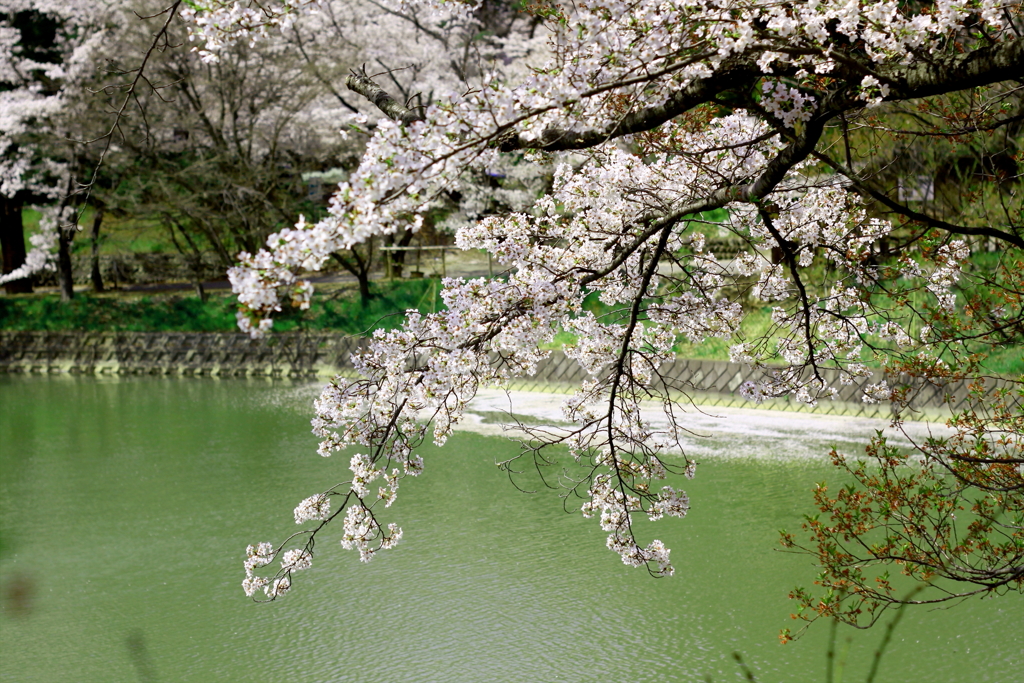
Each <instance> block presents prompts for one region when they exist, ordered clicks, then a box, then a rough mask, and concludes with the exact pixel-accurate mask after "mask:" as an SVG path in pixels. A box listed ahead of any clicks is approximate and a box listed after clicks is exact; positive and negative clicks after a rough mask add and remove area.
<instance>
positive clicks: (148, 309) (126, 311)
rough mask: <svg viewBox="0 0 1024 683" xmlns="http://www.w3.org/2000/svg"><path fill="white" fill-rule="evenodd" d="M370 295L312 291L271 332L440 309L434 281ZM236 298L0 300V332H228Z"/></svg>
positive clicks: (364, 325)
mask: <svg viewBox="0 0 1024 683" xmlns="http://www.w3.org/2000/svg"><path fill="white" fill-rule="evenodd" d="M371 288H372V290H373V291H374V294H375V297H374V298H373V299H371V300H370V302H369V305H367V306H366V307H363V306H362V305H360V303H359V296H358V293H357V292H355V291H354V290H353V289H352V288H344V289H338V290H335V291H333V292H330V291H328V292H326V293H320V294H319V296H315V297H314V298H313V305H312V306H311V307H310V309H309V310H307V311H299V310H286V311H283V312H282V313H281V314H280V315H279V316H278V317H277V318H276V319H275V323H274V329H275V330H278V331H281V332H287V331H291V330H299V329H307V330H334V331H339V332H344V333H346V334H365V333H367V332H368V331H371V330H373V329H376V328H385V329H393V328H395V327H398V326H399V325H400V324H401V321H402V317H403V316H402V314H403V313H404V312H405V311H406V309H409V308H416V309H419V310H421V311H423V312H427V313H429V312H431V311H436V310H438V309H439V308H441V307H442V304H441V301H440V297H439V292H440V283H439V282H438V281H437V280H432V279H430V280H407V281H398V282H393V283H372V285H371ZM236 310H237V302H236V301H235V298H234V297H233V296H231V295H230V294H228V293H224V294H220V293H215V294H211V295H210V296H209V297H208V298H207V301H206V303H203V302H201V301H200V300H199V299H198V297H195V296H186V295H180V294H173V295H157V296H141V297H140V296H133V295H131V294H127V293H120V294H113V295H100V296H92V295H87V294H80V295H78V296H76V297H75V299H74V300H72V301H69V302H67V303H63V302H61V301H60V299H59V298H57V296H56V295H33V296H19V297H0V329H3V330H19V331H22V330H24V331H28V330H35V331H45V330H53V331H70V330H81V331H95V332H118V331H124V332H171V331H182V332H233V331H236V330H237V329H238V328H237V325H236V321H235V311H236Z"/></svg>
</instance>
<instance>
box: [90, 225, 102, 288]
mask: <svg viewBox="0 0 1024 683" xmlns="http://www.w3.org/2000/svg"><path fill="white" fill-rule="evenodd" d="M102 223H103V207H99V208H97V209H96V215H95V216H93V217H92V235H91V237H92V267H91V269H90V270H91V272H90V277H91V279H92V289H93V291H94V292H102V291H103V275H102V274H101V273H100V225H101V224H102Z"/></svg>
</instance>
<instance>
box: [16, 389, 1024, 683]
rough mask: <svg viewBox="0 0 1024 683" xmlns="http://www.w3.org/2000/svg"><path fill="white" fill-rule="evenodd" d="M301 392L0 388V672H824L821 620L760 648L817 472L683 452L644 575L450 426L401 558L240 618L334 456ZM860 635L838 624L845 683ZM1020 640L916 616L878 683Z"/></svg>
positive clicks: (816, 465)
mask: <svg viewBox="0 0 1024 683" xmlns="http://www.w3.org/2000/svg"><path fill="white" fill-rule="evenodd" d="M316 392H317V387H315V386H310V385H297V384H289V383H286V382H277V383H272V382H270V381H242V380H239V381H217V380H210V379H188V380H169V379H158V378H152V379H151V378H133V379H122V380H115V379H111V380H105V379H94V378H74V377H51V378H46V377H40V378H37V377H17V376H0V544H2V547H0V595H2V605H0V606H2V611H0V680H3V681H17V682H22V681H24V682H29V681H44V682H49V681H55V682H56V681H82V682H89V681H142V682H152V681H165V682H171V681H198V682H203V683H205V682H214V681H255V682H260V681H283V680H289V681H358V682H370V681H373V682H378V681H380V682H389V681H410V682H411V681H427V682H432V681H439V682H444V681H598V682H603V681H703V680H706V677H708V676H710V677H711V678H712V679H713V680H715V681H740V680H744V679H743V676H742V673H741V671H740V669H739V667H738V666H737V665H736V663H735V662H734V660H733V659H732V653H733V652H736V651H738V652H741V653H742V655H743V657H744V659H745V661H746V662H747V663H748V664H749V665H750V666H751V668H752V669H753V670H754V672H755V675H756V676H757V680H758V681H761V682H764V683H772V682H778V681H808V682H814V681H824V680H825V673H824V672H825V651H826V649H827V643H828V632H829V628H828V626H827V625H826V624H825V623H820V624H817V625H815V626H814V627H813V628H812V629H811V630H810V631H809V632H808V633H807V635H806V636H805V637H803V638H802V639H800V640H799V641H797V642H795V643H792V644H789V645H786V646H782V645H779V643H778V639H777V633H778V630H779V628H781V627H785V626H792V625H793V623H794V622H792V621H791V620H789V618H788V615H789V613H790V611H791V610H792V605H791V604H790V601H789V600H788V599H787V598H786V594H787V592H788V591H789V590H790V589H791V588H793V587H794V586H796V585H809V584H810V583H811V582H812V581H813V579H814V575H815V569H814V567H813V566H811V564H810V559H809V558H807V557H805V556H800V555H790V554H785V553H781V552H777V551H776V550H775V547H776V539H777V529H779V528H781V527H785V528H789V529H795V528H797V527H798V526H799V521H800V515H801V514H802V513H803V512H807V511H809V510H810V500H811V498H810V493H809V490H810V488H811V486H812V485H813V483H814V482H816V481H820V480H822V479H825V478H829V477H832V478H834V476H835V475H834V473H833V472H831V471H830V467H829V466H828V465H827V464H825V463H824V462H823V460H821V459H820V458H807V457H800V458H788V459H787V458H785V457H770V458H769V457H766V458H749V457H746V458H725V457H722V458H716V457H715V456H714V454H713V453H712V454H705V455H703V456H702V457H701V466H700V468H699V469H698V476H697V478H696V479H694V480H693V481H691V482H688V484H687V490H688V492H689V494H690V497H691V502H692V505H693V509H692V510H691V512H690V514H689V516H688V517H687V518H685V519H683V520H666V521H662V522H659V523H657V524H656V525H652V526H651V527H650V528H649V529H645V533H647V532H650V533H655V534H656V536H657V537H658V538H661V539H663V540H664V541H665V542H666V543H667V544H668V545H669V546H670V547H671V548H672V549H673V554H672V559H673V562H674V564H675V566H676V575H675V576H674V577H673V578H669V579H660V580H655V579H652V578H650V577H649V576H648V575H647V574H646V572H644V571H643V570H635V569H631V568H628V567H625V566H624V565H622V564H621V562H620V561H619V560H618V558H617V556H615V555H614V554H613V553H611V552H609V551H608V550H606V549H605V548H604V535H605V534H604V533H603V532H601V531H600V529H599V528H598V525H597V523H596V520H585V519H583V518H582V517H581V516H579V515H578V514H577V515H567V514H565V513H564V512H562V509H561V506H560V504H559V499H558V497H557V494H556V493H554V492H551V493H538V494H536V495H527V494H523V493H520V492H518V491H517V490H516V489H515V488H513V487H512V486H511V485H510V484H509V483H508V481H507V479H506V477H505V475H503V474H502V473H501V472H499V471H498V470H497V469H496V468H495V466H494V462H495V460H497V459H502V458H505V457H508V456H509V455H510V454H512V453H514V452H516V449H517V447H516V445H515V444H514V443H512V442H510V441H508V440H505V439H501V438H498V437H493V436H492V437H487V436H479V435H475V434H469V433H459V434H457V435H455V436H454V437H453V438H452V439H451V440H450V441H449V443H448V445H447V446H446V447H445V448H443V449H437V448H433V447H429V448H424V449H423V451H422V453H423V456H424V459H425V462H426V471H425V473H424V474H423V476H421V477H420V478H419V479H413V480H406V482H405V483H403V484H402V488H401V489H400V491H399V499H398V502H397V503H396V504H395V506H393V507H392V508H391V510H392V511H393V518H394V520H395V521H397V522H398V523H399V524H400V525H401V526H402V527H403V528H404V531H405V538H404V540H403V541H402V543H401V544H400V545H399V546H398V548H396V549H395V550H392V551H388V552H384V553H381V554H380V556H379V557H378V558H377V559H375V560H374V561H373V562H372V563H371V564H369V565H362V564H360V563H359V562H358V559H357V556H356V555H355V554H354V553H352V552H348V551H344V550H342V549H341V548H340V546H339V545H338V544H337V543H336V542H335V541H334V540H331V541H330V542H322V543H320V544H318V546H317V550H318V553H317V555H316V558H315V560H314V567H313V569H312V570H310V571H307V572H304V573H302V574H300V575H298V577H297V578H298V581H297V582H296V586H295V588H294V590H293V591H292V593H291V594H289V595H287V596H285V597H284V598H283V599H281V600H279V601H277V602H275V603H272V604H267V605H258V604H254V603H252V602H251V601H249V600H248V599H247V598H245V596H244V594H243V592H242V589H241V586H240V583H241V580H242V578H243V570H242V559H243V556H244V548H245V545H246V544H247V543H252V542H255V541H261V540H270V541H275V542H276V541H279V540H281V539H283V538H284V537H285V536H286V535H287V534H289V533H291V532H293V531H295V530H297V529H298V527H296V526H295V524H294V523H293V521H292V519H291V515H292V509H293V508H294V506H295V505H296V504H297V503H298V502H299V501H300V500H301V499H303V498H305V497H306V496H309V495H311V494H313V493H315V492H317V491H320V490H323V489H324V488H325V487H327V486H329V485H330V484H333V483H335V482H338V481H342V480H344V479H345V478H346V477H345V473H346V472H347V462H348V458H347V457H344V456H340V457H334V458H328V459H324V458H320V457H318V456H317V455H316V452H315V450H316V444H315V438H314V437H313V436H312V435H311V434H310V433H309V417H310V413H311V409H310V407H309V406H310V402H311V400H312V398H313V397H314V396H315V394H316ZM812 431H813V430H812ZM808 438H810V439H813V438H814V435H813V434H812V435H810V436H809V437H808ZM759 439H760V440H759V441H758V443H757V444H756V445H758V446H760V447H761V448H763V450H764V452H765V453H766V454H769V453H772V454H775V455H776V456H777V455H778V454H779V453H782V454H785V453H786V451H787V449H788V448H789V446H788V444H787V443H786V442H784V441H783V442H773V441H772V440H771V439H768V438H764V437H759ZM747 445H748V447H749V445H750V444H747ZM804 446H806V443H805V444H804ZM827 447H828V443H825V442H824V441H823V442H822V444H821V448H820V451H821V453H824V452H826V451H827ZM805 450H806V449H805ZM812 450H813V449H812ZM338 533H340V529H339V531H338ZM336 536H337V534H335V536H331V535H330V532H329V531H328V533H327V535H326V536H324V537H323V538H324V540H325V541H327V540H328V539H334V538H336ZM847 638H850V641H849V643H848V642H847ZM881 638H882V630H881V629H880V628H876V629H871V630H867V631H856V630H853V629H850V628H847V627H842V628H840V629H839V632H838V644H837V649H838V651H839V654H840V656H845V657H846V659H847V661H848V664H847V666H846V671H845V675H844V678H843V681H845V682H846V683H850V682H852V681H862V680H863V679H864V675H865V672H866V671H867V668H868V666H869V663H870V658H871V655H872V653H873V651H874V649H875V647H876V646H877V644H878V642H879V641H880V640H881ZM1022 650H1024V600H1022V599H1021V597H1020V596H1019V595H1011V596H1006V597H1003V598H998V599H994V600H971V601H968V602H965V603H963V604H960V605H957V606H955V607H953V608H952V609H944V610H927V609H917V610H912V611H910V612H909V613H908V614H907V616H906V618H905V619H904V620H903V622H902V623H901V624H900V626H899V629H898V630H897V631H896V633H895V636H894V639H893V643H892V645H891V646H890V647H889V649H888V651H887V652H886V654H885V658H884V660H883V663H882V666H881V670H880V675H879V677H878V679H877V680H878V681H880V682H881V681H890V682H892V681H903V682H906V681H930V682H935V683H942V682H958V681H964V682H970V683H981V682H983V681H1009V680H1015V679H1016V680H1019V679H1017V678H1016V677H1017V676H1018V675H1019V673H1020V671H1022V670H1024V652H1022ZM844 653H845V654H844ZM1013 671H1017V672H1018V673H1017V674H1013V673H1012V672H1013ZM836 683H838V681H836Z"/></svg>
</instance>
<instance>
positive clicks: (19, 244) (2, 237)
mask: <svg viewBox="0 0 1024 683" xmlns="http://www.w3.org/2000/svg"><path fill="white" fill-rule="evenodd" d="M21 208H22V202H21V201H20V200H17V199H14V198H12V197H0V249H2V251H3V272H4V273H9V272H11V271H12V270H15V269H16V268H20V267H21V266H23V265H24V264H25V228H24V225H23V224H22V222H21ZM4 291H6V292H7V293H8V294H31V293H32V279H31V278H29V277H26V278H22V279H20V280H13V281H11V282H8V283H7V284H6V285H4Z"/></svg>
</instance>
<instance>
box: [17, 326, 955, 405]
mask: <svg viewBox="0 0 1024 683" xmlns="http://www.w3.org/2000/svg"><path fill="white" fill-rule="evenodd" d="M365 343H366V340H365V339H362V338H355V337H347V336H343V335H339V334H334V333H324V332H317V333H302V332H295V333H279V334H275V335H272V336H270V337H268V338H267V339H264V340H259V341H254V340H252V339H250V338H249V337H248V336H246V335H244V334H241V333H206V332H163V333H156V332H9V331H0V372H28V373H54V372H70V373H81V374H159V375H175V374H177V375H209V376H218V377H246V376H249V377H292V378H312V377H315V376H318V375H320V376H329V375H333V374H337V373H343V374H344V373H347V372H351V371H352V364H351V354H352V352H353V351H356V350H357V349H359V348H360V347H362V346H363V345H364V344H365ZM661 372H662V375H663V377H664V378H665V380H664V383H663V386H662V389H668V390H669V392H670V394H674V395H677V396H679V397H680V398H681V399H683V400H685V397H686V396H689V397H691V398H692V400H693V402H694V403H697V404H701V405H712V406H729V407H744V408H752V407H760V408H765V409H773V410H798V411H808V412H824V413H833V414H843V415H854V416H863V417H888V416H889V410H890V408H889V406H888V404H866V403H864V402H863V401H861V400H860V396H861V393H862V392H861V386H863V385H865V384H869V383H873V382H878V381H880V380H881V377H875V376H872V377H870V378H867V379H865V380H863V381H862V383H861V384H860V385H859V386H848V387H841V389H840V393H839V397H838V400H836V401H822V402H820V403H819V404H818V406H816V407H811V406H807V405H805V404H801V403H797V402H795V401H791V400H788V399H780V400H774V401H766V402H765V403H762V404H761V405H760V406H755V405H754V404H752V403H751V402H749V401H747V400H745V399H744V398H742V397H741V396H740V395H739V394H738V393H737V390H738V388H739V386H740V385H741V384H742V383H743V382H746V381H748V380H756V379H758V376H759V375H758V373H757V372H756V371H752V370H751V369H750V368H748V367H747V366H745V365H742V364H739V363H728V362H724V361H709V360H689V359H679V360H676V361H674V362H672V363H669V364H667V365H665V366H663V367H662V369H661ZM834 375H835V373H834V372H833V373H826V379H827V380H830V381H832V382H834V383H835V380H836V379H837V377H835V376H834ZM584 379H586V373H585V372H584V371H583V370H582V369H581V368H580V367H579V365H578V364H577V363H576V362H575V361H573V360H571V359H569V358H567V357H566V356H565V354H563V353H562V352H560V351H553V352H552V353H551V355H550V357H548V358H547V359H546V360H544V361H542V362H541V363H540V365H539V367H538V369H537V372H536V374H535V375H533V376H532V377H525V378H521V379H517V380H514V381H512V382H511V383H510V385H509V388H510V389H513V390H525V391H557V392H566V393H568V392H569V391H571V390H572V389H573V388H574V387H578V386H579V384H580V383H581V382H582V381H583V380H584ZM912 395H913V399H912V401H911V407H912V408H914V409H915V410H917V411H918V413H917V414H916V415H915V417H917V418H918V419H936V418H939V417H941V416H942V415H948V411H949V409H950V408H952V409H953V410H957V409H960V408H962V407H964V405H965V403H966V400H967V396H968V389H967V386H966V383H963V382H960V383H950V384H946V385H942V386H939V385H934V384H927V383H920V382H919V383H918V386H917V387H916V389H915V391H914V392H912Z"/></svg>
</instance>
